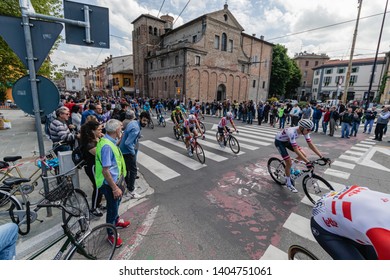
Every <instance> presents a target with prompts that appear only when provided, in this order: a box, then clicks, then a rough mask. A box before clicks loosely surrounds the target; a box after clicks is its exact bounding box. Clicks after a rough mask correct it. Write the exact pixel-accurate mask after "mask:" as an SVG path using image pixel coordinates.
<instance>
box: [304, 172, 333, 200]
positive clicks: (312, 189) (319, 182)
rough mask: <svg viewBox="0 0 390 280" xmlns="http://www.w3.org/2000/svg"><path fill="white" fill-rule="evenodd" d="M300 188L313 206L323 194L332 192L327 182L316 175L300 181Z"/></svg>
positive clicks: (307, 176)
mask: <svg viewBox="0 0 390 280" xmlns="http://www.w3.org/2000/svg"><path fill="white" fill-rule="evenodd" d="M302 187H303V191H304V192H305V194H306V196H307V198H308V199H309V200H310V201H311V203H313V204H315V203H316V201H317V200H318V199H319V198H320V197H321V196H322V195H324V194H325V193H328V192H330V191H334V189H333V187H332V186H331V184H329V182H328V181H326V180H325V179H324V178H322V177H320V176H318V175H316V174H312V175H311V176H310V175H306V176H305V177H304V178H303V180H302Z"/></svg>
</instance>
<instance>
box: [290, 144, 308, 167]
mask: <svg viewBox="0 0 390 280" xmlns="http://www.w3.org/2000/svg"><path fill="white" fill-rule="evenodd" d="M293 149H294V152H295V153H296V154H297V155H298V157H300V158H302V159H303V161H304V162H306V163H308V162H309V161H310V160H308V159H307V158H306V157H305V155H304V154H303V153H302V152H301V151H300V150H299V148H298V146H293Z"/></svg>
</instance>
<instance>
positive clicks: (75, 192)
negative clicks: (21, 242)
mask: <svg viewBox="0 0 390 280" xmlns="http://www.w3.org/2000/svg"><path fill="white" fill-rule="evenodd" d="M76 168H78V166H75V167H74V168H72V169H71V170H69V171H68V172H66V173H64V174H59V175H55V176H50V177H41V178H42V180H48V190H46V191H45V190H44V187H42V188H41V189H40V191H39V194H40V195H42V196H43V198H42V199H39V200H38V201H34V202H31V201H30V198H29V194H30V193H32V192H33V190H34V186H33V185H22V183H27V182H29V181H30V179H28V178H7V179H5V180H4V181H3V185H2V186H0V225H2V224H5V223H9V222H13V223H16V224H18V226H19V233H20V234H21V235H26V234H28V233H29V232H30V225H31V223H33V222H34V221H36V220H38V211H39V210H40V209H41V208H44V207H51V206H52V207H55V205H58V204H59V203H60V204H62V205H64V206H65V207H70V208H72V207H78V208H79V209H81V210H82V211H83V213H84V215H85V217H87V218H88V219H89V210H90V209H89V205H88V201H87V195H86V194H85V193H84V192H83V191H82V190H80V189H75V188H74V186H73V182H72V177H71V176H72V175H71V174H72V172H73V171H74V170H75V169H76ZM16 195H20V196H21V198H20V199H18V198H17V197H16ZM66 213H67V212H66V211H65V212H63V216H62V220H63V221H66V219H67V218H68V216H66ZM38 221H40V222H43V221H42V220H38ZM75 230H77V227H76V228H75Z"/></svg>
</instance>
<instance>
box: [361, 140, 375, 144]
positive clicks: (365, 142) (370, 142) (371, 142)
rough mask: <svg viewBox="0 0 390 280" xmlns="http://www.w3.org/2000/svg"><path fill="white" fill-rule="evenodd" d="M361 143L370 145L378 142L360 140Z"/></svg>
mask: <svg viewBox="0 0 390 280" xmlns="http://www.w3.org/2000/svg"><path fill="white" fill-rule="evenodd" d="M360 143H363V144H369V145H375V144H376V142H374V141H360Z"/></svg>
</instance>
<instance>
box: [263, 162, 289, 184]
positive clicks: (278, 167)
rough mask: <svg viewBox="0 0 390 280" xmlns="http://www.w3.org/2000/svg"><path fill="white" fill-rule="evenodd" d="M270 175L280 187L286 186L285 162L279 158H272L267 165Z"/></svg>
mask: <svg viewBox="0 0 390 280" xmlns="http://www.w3.org/2000/svg"><path fill="white" fill-rule="evenodd" d="M267 168H268V173H269V175H271V177H272V179H273V180H274V181H275V182H276V183H278V184H279V185H284V184H286V172H285V165H284V162H283V161H281V160H280V159H278V158H275V157H272V158H270V159H269V160H268V163H267Z"/></svg>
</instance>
